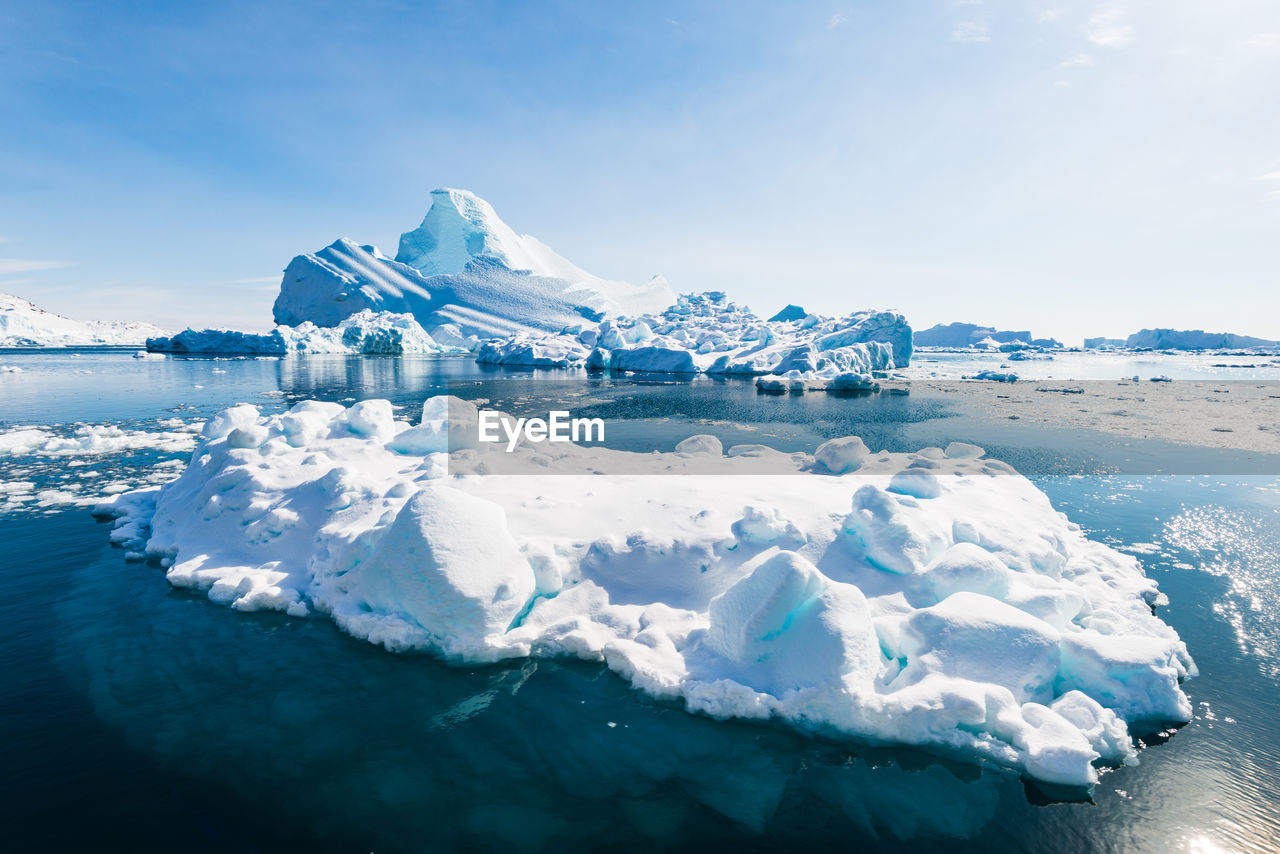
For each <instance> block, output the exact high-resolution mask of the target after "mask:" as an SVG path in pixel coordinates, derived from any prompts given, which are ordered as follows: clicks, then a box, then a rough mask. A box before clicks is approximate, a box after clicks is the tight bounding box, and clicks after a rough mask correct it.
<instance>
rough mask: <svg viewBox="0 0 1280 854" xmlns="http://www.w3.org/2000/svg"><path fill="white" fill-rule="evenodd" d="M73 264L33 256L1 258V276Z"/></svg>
mask: <svg viewBox="0 0 1280 854" xmlns="http://www.w3.org/2000/svg"><path fill="white" fill-rule="evenodd" d="M69 266H71V264H70V262H68V261H36V260H34V259H31V258H0V276H12V275H14V274H16V273H34V272H35V271H36V270H54V269H57V268H58V267H69Z"/></svg>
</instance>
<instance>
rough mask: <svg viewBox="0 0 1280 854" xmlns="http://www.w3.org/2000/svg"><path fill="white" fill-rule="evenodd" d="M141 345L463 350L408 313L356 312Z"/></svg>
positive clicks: (189, 349)
mask: <svg viewBox="0 0 1280 854" xmlns="http://www.w3.org/2000/svg"><path fill="white" fill-rule="evenodd" d="M147 349H148V350H150V351H153V352H159V353H253V354H259V355H287V354H290V353H310V354H324V353H342V354H356V355H358V354H363V355H377V354H393V355H394V354H401V353H466V352H467V350H465V349H464V348H460V347H453V346H449V345H445V344H440V343H438V342H437V341H436V340H435V339H433V338H432V337H431V336H430V335H428V334H427V331H426V330H425V329H423V328H422V326H421V324H419V323H418V321H416V320H414V318H413V316H412V315H409V314H392V313H390V312H373V311H369V310H367V309H366V310H365V311H360V312H357V313H356V314H353V315H351V316H350V317H347V318H344V319H343V320H341V321H340V322H339V323H338V324H337V325H336V326H316V325H315V324H314V323H310V322H306V323H302V324H299V325H298V326H296V327H295V326H286V325H281V326H277V327H276V328H275V329H272V330H271V331H270V332H241V331H239V330H235V329H198V330H197V329H187V330H184V331H182V332H179V333H178V334H177V335H174V336H172V337H159V338H148V339H147Z"/></svg>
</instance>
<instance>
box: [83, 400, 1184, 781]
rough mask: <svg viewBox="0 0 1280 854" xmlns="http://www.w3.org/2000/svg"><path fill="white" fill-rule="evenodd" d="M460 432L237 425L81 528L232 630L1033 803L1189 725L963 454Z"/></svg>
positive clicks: (1078, 576)
mask: <svg viewBox="0 0 1280 854" xmlns="http://www.w3.org/2000/svg"><path fill="white" fill-rule="evenodd" d="M450 413H451V414H452V415H453V416H454V418H453V420H452V421H450V420H449V419H448V418H447V415H448V414H450ZM474 418H475V407H474V406H472V405H470V404H467V403H465V402H463V401H459V400H457V399H456V398H450V399H445V398H439V397H437V398H432V399H430V400H428V401H427V402H426V403H425V404H424V407H423V416H422V422H421V423H420V424H419V425H417V426H412V427H411V426H410V425H409V424H408V423H405V422H397V421H396V420H395V419H394V416H393V413H392V409H391V405H390V404H389V403H388V402H387V401H385V400H368V401H362V402H360V403H357V404H355V405H353V406H351V407H350V408H344V407H342V406H341V405H338V404H333V403H319V402H314V401H308V402H304V403H300V404H298V405H296V406H294V407H293V408H292V409H291V410H289V411H288V412H286V413H282V414H279V415H272V416H268V417H263V416H261V415H260V414H259V413H258V411H257V410H256V409H255V408H254V407H252V406H239V407H235V408H233V409H230V410H227V411H226V412H224V413H222V414H221V415H219V416H217V417H215V418H212V419H210V420H209V422H207V423H206V424H205V426H204V429H203V434H202V439H203V441H202V444H201V445H200V446H199V447H197V449H196V451H195V453H194V454H193V456H192V459H191V461H190V464H189V465H188V467H187V469H186V471H185V472H184V473H183V474H182V476H181V477H179V478H178V479H177V480H175V481H173V482H171V483H169V484H167V485H165V486H164V487H163V488H162V489H159V490H158V491H157V490H152V491H144V492H135V493H126V494H124V495H120V496H116V497H115V498H113V499H112V500H110V501H108V502H104V503H103V504H101V505H99V506H98V507H97V508H95V512H96V513H97V514H99V515H106V516H116V517H118V521H117V532H116V533H115V535H113V539H114V540H115V541H116V542H119V543H120V544H121V545H123V546H125V547H126V548H130V549H138V548H143V547H144V544H145V549H146V552H147V553H148V554H149V555H150V556H152V557H153V558H156V559H159V560H160V562H161V563H162V564H163V565H164V566H166V567H167V577H168V579H169V581H170V582H171V583H172V584H174V585H177V586H180V587H186V588H191V589H195V590H200V591H203V592H204V593H205V594H206V595H207V596H208V597H209V598H210V599H211V600H212V601H214V602H218V603H221V604H225V605H229V606H230V607H232V608H235V609H239V610H246V611H248V610H257V609H274V610H280V611H285V612H287V613H289V614H293V615H297V616H304V615H307V614H310V613H312V612H320V613H323V614H327V615H329V616H330V617H331V618H332V619H333V620H334V621H335V622H336V623H337V624H338V625H339V626H341V627H342V628H343V629H344V630H345V631H347V632H349V633H351V634H352V635H354V636H356V637H360V638H365V639H368V640H369V641H372V642H374V643H378V644H381V645H383V646H385V647H387V648H388V649H391V650H412V649H428V650H434V651H436V652H437V653H439V654H442V655H444V656H446V657H447V658H449V659H451V660H454V661H459V662H488V661H494V660H499V659H506V658H513V657H525V656H540V657H548V656H574V657H579V658H584V659H588V660H597V661H603V662H605V663H607V665H608V666H609V667H610V668H612V669H613V670H614V671H616V672H617V673H619V674H621V675H622V676H623V677H624V678H626V679H628V680H630V682H631V683H632V684H633V685H635V686H636V687H637V688H639V689H641V690H643V691H646V692H648V693H650V694H652V695H654V696H655V697H660V698H667V699H671V700H676V701H681V702H683V703H684V704H685V705H686V707H687V708H689V709H690V710H691V711H695V712H701V713H705V714H708V715H711V716H714V717H720V718H727V717H742V718H754V719H766V718H776V719H779V720H781V721H784V722H787V723H789V724H790V725H793V726H795V727H797V728H801V729H804V730H809V731H815V732H822V733H826V734H828V735H833V736H845V737H855V738H862V739H872V740H876V741H881V742H890V743H898V744H909V745H918V746H921V747H925V748H929V749H933V750H937V751H943V752H947V753H949V754H954V755H958V756H961V757H964V758H967V759H969V760H971V761H978V762H983V761H985V762H991V763H995V764H997V765H1000V766H1003V767H1007V768H1011V769H1015V770H1017V771H1019V772H1022V773H1024V774H1027V775H1029V776H1031V777H1034V778H1037V779H1039V780H1043V781H1047V782H1052V783H1058V784H1064V785H1070V786H1082V787H1087V786H1090V785H1092V784H1093V783H1094V782H1095V781H1096V780H1097V771H1096V767H1095V766H1096V765H1097V764H1119V763H1124V762H1129V761H1133V760H1134V759H1135V750H1134V748H1133V746H1132V742H1131V740H1130V737H1129V725H1130V724H1131V723H1133V722H1136V721H1148V720H1150V721H1187V720H1189V719H1190V716H1191V708H1190V704H1189V702H1188V700H1187V697H1186V696H1185V694H1184V693H1183V692H1182V690H1181V688H1180V682H1181V680H1182V679H1184V678H1186V677H1188V676H1190V675H1193V674H1194V672H1195V669H1194V664H1193V663H1192V661H1191V658H1190V657H1189V655H1188V654H1187V651H1186V648H1185V646H1184V645H1183V644H1182V642H1181V641H1180V640H1179V638H1178V636H1177V634H1176V633H1175V632H1174V631H1173V630H1172V629H1171V628H1170V627H1169V626H1167V625H1166V624H1165V623H1163V622H1162V621H1161V620H1160V619H1159V618H1158V617H1157V616H1155V614H1154V611H1153V608H1154V607H1155V606H1156V605H1157V604H1160V603H1161V602H1162V599H1161V596H1160V594H1159V593H1158V591H1157V589H1156V585H1155V583H1154V582H1153V581H1151V580H1150V579H1148V578H1146V577H1145V575H1144V574H1143V572H1142V569H1141V566H1140V564H1139V563H1138V561H1137V559H1136V558H1134V557H1132V556H1129V555H1125V554H1122V553H1120V552H1118V551H1116V550H1114V549H1112V548H1109V547H1108V546H1106V545H1103V544H1101V543H1097V542H1093V541H1091V540H1089V539H1087V538H1086V537H1085V536H1084V534H1083V533H1082V532H1081V530H1080V528H1079V527H1078V526H1076V525H1074V524H1072V523H1070V522H1069V521H1068V520H1067V518H1066V517H1065V516H1064V515H1062V514H1061V513H1058V512H1056V511H1055V510H1054V509H1053V507H1052V506H1051V505H1050V503H1049V500H1048V498H1047V497H1046V496H1045V495H1044V494H1043V493H1042V492H1040V491H1039V490H1038V489H1037V488H1036V487H1035V486H1034V485H1033V484H1032V483H1031V482H1030V481H1028V480H1026V479H1025V478H1022V477H1021V476H1018V475H1017V474H1015V473H1013V471H1012V469H1010V468H1009V467H1008V466H1006V465H1004V464H1002V463H999V462H996V461H991V460H987V459H985V458H984V455H983V454H982V451H981V449H980V448H976V447H975V446H972V445H964V444H959V443H957V444H954V445H952V446H950V447H949V448H948V449H947V450H946V451H943V450H940V449H937V448H926V449H924V450H922V451H921V452H919V453H917V454H890V453H887V452H881V453H879V454H872V453H871V452H869V451H868V449H867V448H866V447H865V445H863V444H862V443H861V442H860V441H857V440H854V439H851V438H846V439H837V440H833V442H829V443H827V444H826V445H823V446H822V447H820V448H819V449H817V453H816V455H815V456H812V457H811V456H807V455H804V454H794V455H786V454H780V453H778V452H776V451H770V450H769V449H767V448H763V446H736V447H732V448H729V449H728V450H727V451H724V452H723V453H722V449H721V447H720V444H719V442H718V441H714V440H712V438H711V437H696V438H695V439H692V440H689V441H687V442H684V443H681V446H680V448H678V449H677V451H676V452H674V453H656V454H635V453H626V452H620V451H611V450H605V449H600V448H596V447H590V448H588V447H583V446H577V445H572V444H563V445H545V444H538V445H530V444H522V445H520V446H518V447H517V449H516V450H515V451H514V452H513V453H506V452H505V451H504V450H503V449H504V448H505V445H488V444H478V443H477V442H476V441H475V436H474V435H472V436H471V437H470V441H467V436H466V435H465V434H467V433H468V432H470V431H471V430H472V429H473V428H471V427H469V426H468V425H470V424H472V423H473V422H474ZM455 428H456V429H455ZM454 432H457V433H458V434H459V435H458V437H457V441H452V438H453V437H452V435H451V434H453V433H454ZM446 441H448V443H449V445H450V446H452V447H455V448H462V450H457V451H455V452H454V453H453V454H452V455H448V454H446V453H444V452H442V451H440V450H439V449H441V448H443V447H444V446H445V443H446ZM499 464H500V465H501V466H502V468H503V470H504V471H512V472H513V473H511V474H489V475H478V474H475V472H482V471H484V470H486V469H496V467H497V466H498V465H499ZM766 464H767V466H772V467H773V468H772V469H769V470H773V471H776V470H779V467H781V470H782V471H785V472H786V473H784V474H764V473H761V472H763V471H765V470H766V469H765V468H762V466H766ZM460 470H465V471H470V472H472V474H459V473H457V472H458V471H460ZM566 470H567V471H583V470H599V471H615V472H616V471H626V470H631V471H636V472H637V473H636V474H634V475H629V474H622V475H616V474H615V475H613V476H598V475H596V476H593V475H590V474H580V475H579V474H565V475H560V476H549V475H548V472H556V471H566ZM521 471H527V472H528V473H530V474H535V475H536V476H534V477H529V476H525V475H524V474H521V473H519V472H521ZM451 472H453V473H451ZM837 472H844V474H837ZM654 475H662V476H657V477H655V476H654Z"/></svg>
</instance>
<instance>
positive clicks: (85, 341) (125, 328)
mask: <svg viewBox="0 0 1280 854" xmlns="http://www.w3.org/2000/svg"><path fill="white" fill-rule="evenodd" d="M163 334H164V330H163V329H161V328H160V327H159V326H154V325H152V324H150V323H141V322H136V321H122V320H88V321H80V320H72V319H71V318H69V317H63V316H62V315H60V314H54V313H53V312H51V311H45V310H44V309H42V308H38V307H37V306H36V305H35V304H34V303H32V302H29V301H27V300H24V299H22V298H21V297H16V296H13V295H12V294H4V293H0V347H85V346H95V345H97V346H128V347H132V346H142V344H143V343H144V342H145V341H146V340H147V338H149V337H152V336H155V335H163Z"/></svg>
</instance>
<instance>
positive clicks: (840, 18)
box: [827, 12, 849, 30]
mask: <svg viewBox="0 0 1280 854" xmlns="http://www.w3.org/2000/svg"><path fill="white" fill-rule="evenodd" d="M847 20H849V16H848V15H846V14H845V13H844V12H836V13H835V14H834V15H832V16H831V20H830V21H827V29H828V30H834V29H835V28H836V27H838V26H840V25H841V24H843V23H844V22H845V21H847Z"/></svg>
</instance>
